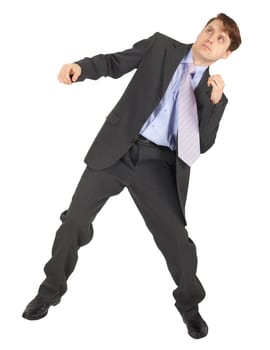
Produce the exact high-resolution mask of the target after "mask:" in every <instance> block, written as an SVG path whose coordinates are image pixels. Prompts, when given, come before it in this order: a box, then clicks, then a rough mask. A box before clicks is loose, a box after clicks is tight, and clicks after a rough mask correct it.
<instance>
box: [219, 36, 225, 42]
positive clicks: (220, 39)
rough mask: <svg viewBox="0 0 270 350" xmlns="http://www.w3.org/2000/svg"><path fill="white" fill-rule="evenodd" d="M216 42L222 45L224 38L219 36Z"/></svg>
mask: <svg viewBox="0 0 270 350" xmlns="http://www.w3.org/2000/svg"><path fill="white" fill-rule="evenodd" d="M218 41H219V42H220V43H224V37H223V36H221V35H220V36H219V37H218Z"/></svg>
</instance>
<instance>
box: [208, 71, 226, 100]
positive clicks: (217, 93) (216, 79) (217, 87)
mask: <svg viewBox="0 0 270 350" xmlns="http://www.w3.org/2000/svg"><path fill="white" fill-rule="evenodd" d="M207 85H208V86H210V85H211V86H212V93H211V101H212V102H213V103H215V104H216V103H218V102H219V101H220V100H221V97H222V93H223V90H224V86H225V84H224V81H223V80H222V78H221V76H220V75H218V74H215V75H212V76H211V77H209V79H208V82H207Z"/></svg>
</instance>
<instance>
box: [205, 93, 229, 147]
mask: <svg viewBox="0 0 270 350" xmlns="http://www.w3.org/2000/svg"><path fill="white" fill-rule="evenodd" d="M227 103H228V99H227V97H226V96H225V95H224V94H223V95H222V98H221V100H220V102H219V103H217V104H214V103H212V102H211V101H210V99H209V100H208V103H207V105H206V106H205V108H204V110H203V112H202V115H201V118H200V119H201V122H200V126H199V127H200V143H201V145H200V146H201V153H205V152H206V151H208V150H209V148H210V147H212V146H213V144H214V143H215V139H216V136H217V131H218V128H219V123H220V120H221V118H222V116H223V113H224V110H225V107H226V105H227Z"/></svg>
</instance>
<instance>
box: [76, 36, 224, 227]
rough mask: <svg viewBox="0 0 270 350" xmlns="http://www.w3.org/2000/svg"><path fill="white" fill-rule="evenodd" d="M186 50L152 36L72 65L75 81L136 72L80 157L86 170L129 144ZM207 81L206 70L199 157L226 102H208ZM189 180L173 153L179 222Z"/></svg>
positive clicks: (200, 95) (200, 90) (199, 92)
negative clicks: (78, 71) (77, 70)
mask: <svg viewBox="0 0 270 350" xmlns="http://www.w3.org/2000/svg"><path fill="white" fill-rule="evenodd" d="M191 46H192V44H183V43H180V42H178V41H177V40H175V39H173V38H170V37H168V36H166V35H164V34H162V33H160V32H156V33H154V34H153V35H151V36H150V37H149V38H147V39H143V40H140V41H138V42H136V43H135V44H134V45H133V47H132V48H130V49H127V50H125V51H121V52H116V53H111V54H99V55H96V56H93V57H91V58H89V57H85V58H84V59H82V60H79V61H76V62H75V63H78V64H79V65H80V67H81V69H82V72H81V75H80V77H79V78H78V80H77V81H78V82H79V81H83V80H85V79H86V78H88V79H94V80H96V79H99V78H100V77H102V76H105V77H106V76H109V77H112V78H119V77H121V76H122V75H123V74H126V73H128V72H130V71H131V70H133V69H135V68H136V72H135V74H134V75H133V77H132V79H131V80H130V82H129V84H128V86H127V88H126V89H125V91H124V93H123V94H122V96H121V98H120V99H119V101H118V102H117V104H116V105H115V106H114V108H113V109H112V111H111V112H110V113H109V114H108V115H107V117H106V120H105V122H104V124H103V126H102V127H101V129H100V131H99V132H98V134H97V136H96V138H95V140H94V141H93V143H92V145H91V147H90V149H89V151H88V152H87V154H86V156H85V158H84V161H85V163H86V164H87V165H88V166H89V167H91V168H94V169H97V170H99V169H104V168H106V167H109V166H111V165H112V164H113V163H115V162H116V161H117V160H119V159H120V158H121V157H122V156H123V155H124V154H125V153H126V152H127V151H128V149H129V148H130V147H131V146H132V145H133V144H134V142H135V140H136V137H137V135H138V133H139V131H140V129H141V128H142V126H143V124H144V122H145V121H146V119H147V118H148V117H149V116H150V114H151V113H152V112H153V110H154V109H155V108H156V106H157V105H158V103H159V101H160V100H161V98H162V96H163V95H164V93H165V91H166V89H167V87H168V85H169V82H170V80H171V78H172V76H173V73H174V72H175V70H176V68H177V66H178V64H179V63H180V61H181V59H182V58H183V57H184V56H185V55H186V53H187V52H188V50H189V49H190V48H191ZM208 78H209V69H207V70H206V71H205V73H204V75H203V77H202V79H201V81H200V83H199V85H198V86H197V88H196V89H195V96H196V101H197V108H198V118H199V131H200V151H201V153H205V152H206V151H207V150H208V149H209V148H210V147H211V146H212V145H213V143H214V142H215V138H216V134H217V130H218V127H219V122H220V120H221V117H222V115H223V112H224V109H225V106H226V104H227V102H228V100H227V98H226V96H225V95H224V94H223V95H222V99H221V101H220V102H219V103H218V104H213V103H212V102H211V100H210V95H211V87H208V86H207V80H208ZM189 176H190V167H189V166H188V165H187V164H186V163H184V162H183V161H182V160H181V159H180V158H179V157H178V156H177V152H176V180H177V191H178V197H179V202H180V207H181V209H182V215H183V219H184V221H185V224H187V221H186V216H185V204H186V197H187V190H188V183H189Z"/></svg>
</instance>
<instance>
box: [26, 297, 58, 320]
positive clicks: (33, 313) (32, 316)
mask: <svg viewBox="0 0 270 350" xmlns="http://www.w3.org/2000/svg"><path fill="white" fill-rule="evenodd" d="M60 300H61V298H59V299H58V300H56V301H54V302H48V301H46V300H45V299H44V298H42V297H41V296H40V295H37V296H36V297H35V298H34V299H33V300H32V301H30V303H29V304H28V305H27V306H26V308H25V310H24V312H23V314H22V317H24V318H26V319H27V320H39V319H40V318H43V317H45V316H46V315H47V313H48V310H49V308H50V306H55V305H57V304H59V303H60Z"/></svg>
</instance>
